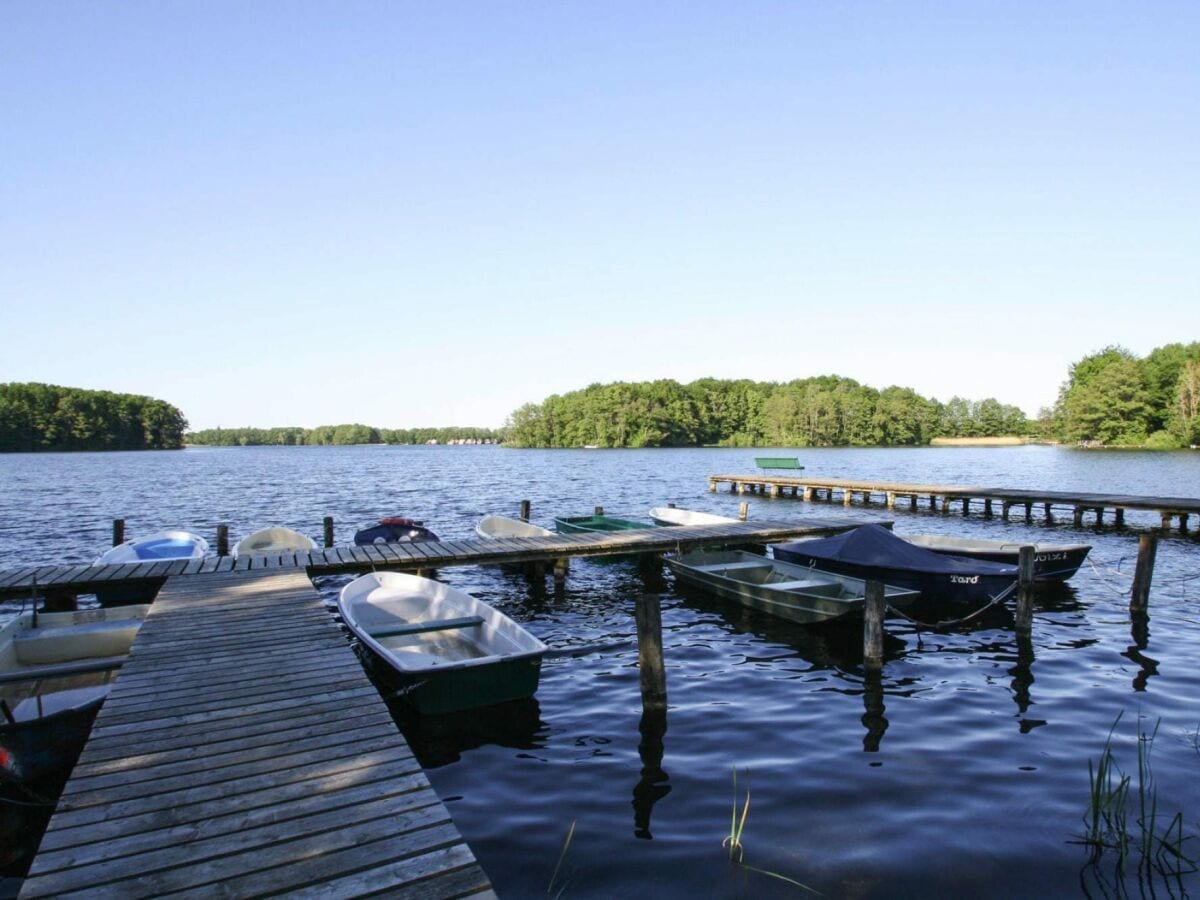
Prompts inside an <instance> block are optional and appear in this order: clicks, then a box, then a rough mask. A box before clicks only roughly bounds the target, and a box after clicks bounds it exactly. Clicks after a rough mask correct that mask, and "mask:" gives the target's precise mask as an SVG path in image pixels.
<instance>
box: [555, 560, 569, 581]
mask: <svg viewBox="0 0 1200 900" xmlns="http://www.w3.org/2000/svg"><path fill="white" fill-rule="evenodd" d="M568 565H569V563H568V561H567V558H566V557H565V556H563V557H560V558H559V559H556V560H555V561H554V586H555V587H556V588H562V587H565V586H566V583H567V569H568Z"/></svg>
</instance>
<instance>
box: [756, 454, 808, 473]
mask: <svg viewBox="0 0 1200 900" xmlns="http://www.w3.org/2000/svg"><path fill="white" fill-rule="evenodd" d="M754 464H755V465H756V466H758V467H759V468H760V469H794V470H796V471H800V470H801V469H803V468H804V466H802V465H800V460H798V459H797V458H796V457H794V456H756V457H754Z"/></svg>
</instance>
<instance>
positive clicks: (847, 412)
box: [505, 343, 1200, 449]
mask: <svg viewBox="0 0 1200 900" xmlns="http://www.w3.org/2000/svg"><path fill="white" fill-rule="evenodd" d="M1000 435H1018V436H1031V437H1037V438H1040V439H1044V440H1060V441H1064V442H1069V443H1072V444H1085V445H1092V446H1133V447H1155V448H1163V449H1169V448H1175V447H1184V446H1189V445H1194V444H1197V443H1200V343H1191V344H1168V345H1167V346H1165V347H1159V348H1158V349H1156V350H1154V351H1153V352H1152V353H1150V354H1149V355H1148V356H1146V357H1145V358H1144V359H1139V358H1138V357H1136V356H1134V355H1133V354H1132V353H1130V352H1129V351H1128V350H1124V349H1122V348H1120V347H1107V348H1105V349H1104V350H1101V351H1100V352H1098V353H1095V354H1092V355H1090V356H1087V357H1085V358H1083V359H1082V360H1080V361H1079V362H1077V363H1075V364H1074V365H1072V366H1071V368H1070V371H1069V373H1068V377H1067V381H1066V382H1065V383H1064V384H1063V385H1062V387H1061V389H1060V391H1059V397H1058V402H1057V403H1056V404H1055V406H1054V408H1053V409H1045V410H1042V412H1041V415H1040V416H1039V418H1038V421H1036V422H1029V421H1027V420H1026V418H1025V416H1024V414H1023V413H1022V412H1021V410H1019V409H1017V408H1016V407H1015V406H1007V405H1004V404H1002V403H1000V402H999V401H997V400H994V399H991V398H988V399H986V400H980V401H970V400H965V399H963V398H961V397H952V398H951V399H950V400H948V401H947V402H945V403H942V402H940V401H938V400H935V399H929V398H926V397H922V396H921V395H920V394H918V393H916V392H915V391H913V390H911V389H909V388H903V387H888V388H884V389H883V390H881V391H880V390H876V389H874V388H871V387H867V386H866V385H863V384H859V383H858V382H857V381H854V380H853V379H850V378H841V377H838V376H836V375H826V376H822V377H819V378H804V379H798V380H796V381H789V382H786V383H783V384H780V383H775V382H759V381H748V380H740V381H724V380H718V379H713V378H704V379H701V380H699V381H693V382H692V383H690V384H680V383H678V382H676V381H669V380H664V381H652V382H638V383H624V382H616V383H613V384H593V385H590V386H589V387H587V388H584V389H583V390H579V391H572V392H570V393H567V394H562V395H559V394H555V395H553V396H550V397H547V398H546V399H545V400H543V401H542V402H541V403H528V404H526V405H525V406H522V407H521V408H520V409H518V410H516V411H515V412H514V413H513V414H512V415H511V416H510V417H509V421H508V426H507V430H506V437H505V440H506V443H509V444H511V445H514V446H520V447H582V446H588V445H594V446H597V447H688V446H696V445H723V446H739V447H839V446H850V447H855V446H878V445H885V446H887V445H891V446H914V445H921V444H928V443H929V442H930V441H931V440H932V439H933V438H936V437H995V436H1000Z"/></svg>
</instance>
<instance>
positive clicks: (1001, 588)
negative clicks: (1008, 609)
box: [774, 546, 1016, 603]
mask: <svg viewBox="0 0 1200 900" xmlns="http://www.w3.org/2000/svg"><path fill="white" fill-rule="evenodd" d="M774 554H775V558H776V559H782V560H783V561H784V562H790V563H795V564H796V565H800V566H812V567H816V568H819V569H821V570H822V571H825V572H836V573H838V574H841V575H851V576H853V577H855V578H864V579H869V580H870V579H873V580H876V581H882V582H884V583H885V584H893V585H896V586H897V587H902V588H907V589H908V590H911V591H919V592H920V593H921V594H922V595H923V596H925V597H931V598H935V599H940V600H955V601H964V602H968V603H974V602H976V601H979V602H988V601H990V600H992V599H994V598H995V597H998V596H999V595H1000V594H1002V593H1004V592H1005V591H1007V590H1009V589H1010V588H1011V587H1012V586H1013V585H1014V584H1015V583H1016V582H1015V580H1014V579H1013V577H1012V576H1009V575H995V574H985V573H980V572H975V573H972V574H968V573H940V572H916V571H911V570H907V569H893V568H887V567H884V566H866V565H860V564H857V563H847V562H842V561H840V560H833V559H825V558H817V557H813V556H808V555H807V554H805V553H803V552H802V551H796V550H788V549H784V548H781V547H779V546H776V547H775V548H774Z"/></svg>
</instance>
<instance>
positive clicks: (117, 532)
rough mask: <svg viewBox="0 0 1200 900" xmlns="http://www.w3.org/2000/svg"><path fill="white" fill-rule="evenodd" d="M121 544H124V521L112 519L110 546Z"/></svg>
mask: <svg viewBox="0 0 1200 900" xmlns="http://www.w3.org/2000/svg"><path fill="white" fill-rule="evenodd" d="M123 543H125V520H124V519H113V542H112V545H113V546H114V547H115V546H117V545H118V544H123Z"/></svg>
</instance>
